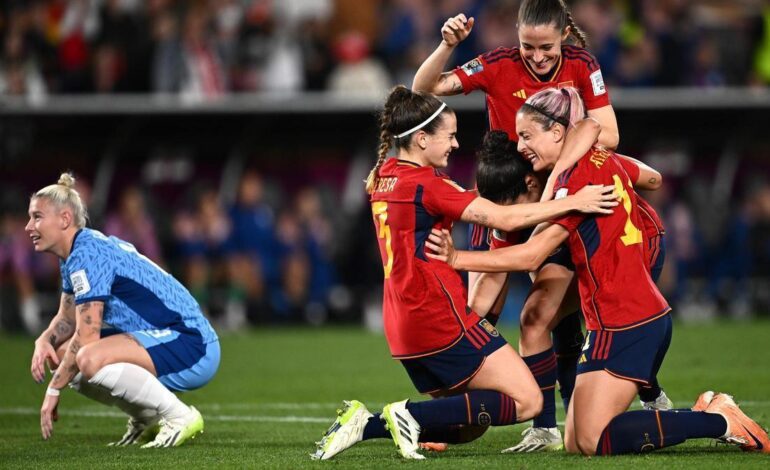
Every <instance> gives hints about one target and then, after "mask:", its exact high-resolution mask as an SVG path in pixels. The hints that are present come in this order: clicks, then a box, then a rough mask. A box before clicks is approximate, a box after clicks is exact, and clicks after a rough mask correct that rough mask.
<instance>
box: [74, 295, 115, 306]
mask: <svg viewBox="0 0 770 470" xmlns="http://www.w3.org/2000/svg"><path fill="white" fill-rule="evenodd" d="M109 298H110V296H109V295H97V296H94V297H86V298H83V299H75V305H82V304H84V303H87V302H104V301H105V300H109Z"/></svg>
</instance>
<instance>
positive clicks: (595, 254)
mask: <svg viewBox="0 0 770 470" xmlns="http://www.w3.org/2000/svg"><path fill="white" fill-rule="evenodd" d="M621 160H622V159H620V158H619V157H617V156H616V155H615V154H614V153H613V152H612V151H609V150H606V149H603V148H596V147H595V148H593V149H591V150H590V151H589V152H588V153H587V154H586V155H585V156H584V157H583V158H582V159H580V161H579V162H578V163H577V164H576V165H574V166H573V167H572V168H570V169H568V170H566V171H565V172H563V173H562V174H561V175H559V178H558V180H557V183H556V185H555V187H554V194H555V196H554V197H555V198H561V197H565V196H567V195H569V194H574V193H576V192H577V191H578V190H580V188H582V187H584V186H586V185H588V184H604V185H614V186H615V191H616V193H617V194H618V196H619V197H620V199H621V204H620V205H619V206H618V207H617V208H616V209H615V211H614V212H613V213H612V214H610V215H602V216H594V215H586V214H572V213H571V214H568V215H566V216H563V217H560V218H558V219H555V220H554V221H553V223H556V224H558V225H561V226H562V227H564V228H565V229H567V230H568V231H569V240H568V244H569V247H570V252H571V253H572V261H573V262H574V264H575V269H576V273H577V275H578V288H579V291H580V299H581V307H582V310H583V316H584V317H585V321H586V329H587V330H588V334H587V336H586V343H585V345H584V347H583V352H582V354H581V356H580V358H579V360H578V373H584V372H589V371H592V370H607V371H609V372H610V373H612V374H615V375H617V376H619V377H623V378H628V379H630V380H635V381H638V382H641V383H643V384H647V383H649V382H650V381H651V380H653V379H654V378H655V376H656V374H657V371H658V369H659V368H660V364H661V363H662V361H663V357H664V356H665V353H666V351H667V350H668V345H669V344H670V341H671V319H670V316H669V315H668V312H669V311H670V310H671V308H670V307H669V305H668V302H666V299H664V298H663V296H662V295H661V293H660V291H658V288H657V287H656V286H655V283H654V282H653V280H652V277H651V275H650V268H649V262H648V261H647V260H646V259H645V248H644V232H643V230H642V229H644V228H645V226H644V225H643V219H642V210H641V209H640V203H639V197H638V196H637V194H636V193H635V192H634V190H633V184H632V175H629V174H628V172H627V171H626V168H625V166H624V164H623V163H622V161H621ZM637 177H638V175H637Z"/></svg>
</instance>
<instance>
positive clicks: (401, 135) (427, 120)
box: [396, 103, 446, 139]
mask: <svg viewBox="0 0 770 470" xmlns="http://www.w3.org/2000/svg"><path fill="white" fill-rule="evenodd" d="M444 108H446V103H441V106H439V107H438V109H437V110H436V112H435V113H433V114H431V116H430V117H429V118H428V119H426V120H424V121H423V122H421V123H419V124H417V125H416V126H414V127H413V128H411V129H409V130H408V131H406V132H402V133H400V134H398V135H397V136H396V139H400V138H402V137H406V136H408V135H409V134H411V133H412V132H414V131H418V130H420V129H422V128H423V127H425V126H427V125H428V123H429V122H431V121H432V120H434V119H436V116H438V115H439V114H441V111H443V110H444Z"/></svg>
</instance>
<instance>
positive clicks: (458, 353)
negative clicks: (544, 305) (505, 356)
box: [401, 319, 508, 393]
mask: <svg viewBox="0 0 770 470" xmlns="http://www.w3.org/2000/svg"><path fill="white" fill-rule="evenodd" d="M506 344H508V343H507V342H506V341H505V338H503V337H502V335H500V333H499V332H498V331H497V329H495V327H494V326H492V324H491V323H489V322H488V321H487V320H484V319H481V321H479V322H478V323H476V324H475V325H473V326H472V327H470V328H468V331H467V333H466V334H465V335H463V337H462V338H460V340H459V341H458V342H457V343H455V344H454V345H452V347H450V348H448V349H445V350H443V351H441V352H438V353H436V354H432V355H430V356H424V357H417V358H414V359H402V360H401V364H403V366H404V368H405V369H406V373H407V374H409V378H411V379H412V383H414V386H415V387H416V388H417V391H419V392H420V393H434V392H438V391H442V390H443V391H446V390H452V389H454V388H458V387H460V386H462V385H464V384H465V383H467V382H468V381H469V380H470V379H472V378H473V376H474V375H476V373H477V372H478V371H479V370H480V369H481V366H482V364H484V360H485V359H486V358H487V356H489V355H490V354H492V353H493V352H495V351H497V350H498V349H500V348H501V347H503V346H505V345H506Z"/></svg>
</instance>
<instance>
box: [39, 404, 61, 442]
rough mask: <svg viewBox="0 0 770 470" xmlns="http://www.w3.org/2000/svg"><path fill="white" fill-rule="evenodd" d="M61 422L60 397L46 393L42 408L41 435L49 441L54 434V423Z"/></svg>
mask: <svg viewBox="0 0 770 470" xmlns="http://www.w3.org/2000/svg"><path fill="white" fill-rule="evenodd" d="M58 420H59V397H58V396H54V395H49V394H48V393H46V395H45V400H43V406H42V407H41V408H40V433H41V434H42V435H43V439H45V440H48V439H49V438H50V437H51V435H52V434H53V423H54V421H58Z"/></svg>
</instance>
